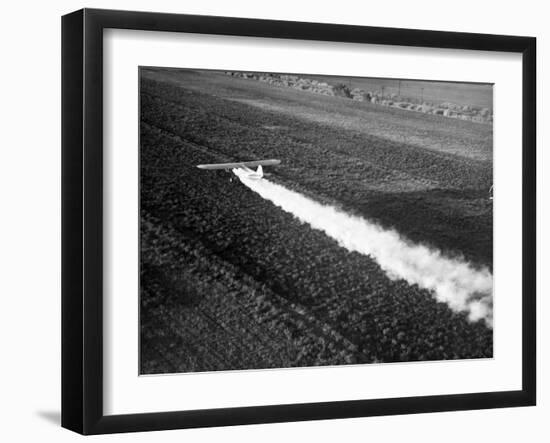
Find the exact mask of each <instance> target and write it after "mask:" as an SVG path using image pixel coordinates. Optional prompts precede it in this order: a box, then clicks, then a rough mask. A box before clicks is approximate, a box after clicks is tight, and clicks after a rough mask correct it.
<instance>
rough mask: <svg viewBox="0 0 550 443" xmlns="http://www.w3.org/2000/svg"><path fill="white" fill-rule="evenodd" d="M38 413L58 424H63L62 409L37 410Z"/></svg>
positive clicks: (48, 420) (46, 419)
mask: <svg viewBox="0 0 550 443" xmlns="http://www.w3.org/2000/svg"><path fill="white" fill-rule="evenodd" d="M36 415H38V416H39V417H40V418H42V419H43V420H45V421H47V422H50V423H51V424H54V425H56V426H60V425H61V411H36Z"/></svg>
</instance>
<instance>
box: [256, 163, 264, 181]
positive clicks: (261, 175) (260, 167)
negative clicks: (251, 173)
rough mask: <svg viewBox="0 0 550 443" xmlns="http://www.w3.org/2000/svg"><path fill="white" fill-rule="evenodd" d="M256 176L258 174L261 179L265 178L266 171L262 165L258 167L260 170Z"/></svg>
mask: <svg viewBox="0 0 550 443" xmlns="http://www.w3.org/2000/svg"><path fill="white" fill-rule="evenodd" d="M256 174H258V175H259V176H260V178H262V177H263V176H264V169H263V168H262V165H259V166H258V169H257V170H256Z"/></svg>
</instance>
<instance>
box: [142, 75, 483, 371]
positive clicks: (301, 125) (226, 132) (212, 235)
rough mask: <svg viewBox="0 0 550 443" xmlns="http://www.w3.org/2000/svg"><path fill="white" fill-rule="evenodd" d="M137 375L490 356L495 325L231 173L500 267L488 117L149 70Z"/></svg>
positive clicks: (145, 101)
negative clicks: (266, 166)
mask: <svg viewBox="0 0 550 443" xmlns="http://www.w3.org/2000/svg"><path fill="white" fill-rule="evenodd" d="M140 74H141V81H140V106H141V112H140V115H141V118H140V165H141V166H140V168H141V170H140V189H141V191H140V193H141V194H140V217H141V225H140V226H141V228H140V236H141V240H140V247H141V257H140V261H141V266H140V306H141V309H140V317H141V320H140V322H141V354H140V355H141V365H140V371H141V373H148V374H150V373H166V372H188V371H210V370H228V369H247V368H275V367H298V366H316V365H328V364H330V365H333V364H350V363H372V362H396V361H414V360H441V359H459V358H479V357H490V356H491V355H492V330H491V329H490V328H488V327H487V325H486V324H485V323H484V322H482V321H478V322H470V321H469V320H468V319H467V317H466V315H465V314H464V313H457V312H453V311H451V310H450V309H449V307H448V306H447V305H446V304H443V303H439V302H437V301H436V300H435V298H434V297H433V294H431V293H430V292H429V291H427V290H425V289H421V288H419V287H418V286H416V285H409V284H408V283H407V282H405V281H403V280H399V279H390V278H389V277H388V276H387V275H386V273H385V272H384V271H383V270H382V269H381V268H380V266H379V265H378V264H377V263H376V262H375V261H374V260H373V259H372V258H371V257H369V256H366V255H361V254H358V253H356V252H349V251H347V250H346V249H344V248H342V247H341V246H340V245H339V244H338V243H337V242H336V241H335V240H334V239H332V238H330V237H328V236H326V235H325V234H324V233H322V232H320V231H316V230H313V229H311V227H309V226H308V225H306V224H304V223H301V222H300V221H299V220H297V219H296V218H295V217H293V216H292V215H291V214H289V213H287V212H284V211H282V210H281V209H279V208H277V207H276V206H274V205H273V204H272V203H270V202H269V201H266V200H264V199H263V198H262V197H260V196H259V195H258V194H256V193H254V192H251V191H250V190H248V189H246V188H245V187H244V186H243V185H242V184H241V183H240V182H239V181H238V180H236V179H235V178H233V179H232V180H230V177H231V175H230V174H229V173H227V172H225V171H208V172H205V171H202V170H199V169H197V168H196V167H195V166H196V165H197V164H200V163H214V162H223V161H234V160H252V159H258V158H280V159H281V160H282V164H281V165H280V166H279V167H277V168H273V169H272V170H270V172H271V173H272V175H271V176H269V177H268V178H269V180H270V181H273V182H276V183H279V184H281V185H283V186H285V187H286V188H288V189H291V190H294V191H297V192H299V193H301V194H303V195H306V196H308V197H310V198H312V199H313V200H315V201H318V202H321V203H326V204H330V205H333V206H335V207H338V208H341V209H342V210H343V211H346V212H347V213H350V214H354V215H358V216H361V217H364V218H366V219H369V220H373V221H375V222H376V223H378V224H379V225H380V226H383V227H385V228H388V229H389V228H391V229H394V230H396V231H397V232H399V233H400V234H402V235H403V236H404V237H405V238H406V239H408V241H411V242H414V243H419V244H424V245H428V246H430V247H433V248H436V249H438V250H440V251H442V252H443V253H444V254H445V255H446V256H449V257H463V258H464V259H466V260H468V261H469V262H471V263H473V265H474V266H476V267H483V266H485V267H488V268H491V267H492V205H491V201H490V200H489V199H488V198H487V197H488V190H489V188H490V186H491V184H492V160H491V159H492V128H491V126H490V125H479V124H476V123H472V122H467V121H460V120H452V119H446V118H442V117H439V116H435V115H423V114H416V113H411V112H407V111H403V110H400V109H389V108H383V107H378V106H376V105H373V104H370V103H355V102H353V101H350V100H342V99H339V98H338V97H325V96H319V97H317V96H312V94H308V93H305V92H304V93H300V92H299V91H298V92H297V91H288V90H285V89H283V88H276V87H271V86H269V85H264V84H259V83H255V82H251V81H247V80H246V79H238V78H232V77H227V76H224V75H223V74H221V73H215V72H194V71H176V70H157V69H153V68H151V69H143V68H142V69H141V71H140Z"/></svg>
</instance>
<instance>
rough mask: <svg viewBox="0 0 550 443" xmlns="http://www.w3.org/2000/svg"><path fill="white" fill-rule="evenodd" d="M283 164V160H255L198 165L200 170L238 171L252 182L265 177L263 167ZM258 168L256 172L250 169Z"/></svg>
mask: <svg viewBox="0 0 550 443" xmlns="http://www.w3.org/2000/svg"><path fill="white" fill-rule="evenodd" d="M279 163H281V160H277V159H268V160H254V161H249V162H236V163H212V164H208V165H197V168H199V169H226V170H228V169H231V170H233V169H236V170H238V171H242V173H243V175H244V176H245V177H246V178H250V179H252V180H259V179H261V178H263V176H264V170H263V166H273V165H278V164H279ZM256 166H257V167H258V168H257V169H256V170H255V171H254V170H253V169H250V168H255V167H256Z"/></svg>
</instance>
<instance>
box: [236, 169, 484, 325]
mask: <svg viewBox="0 0 550 443" xmlns="http://www.w3.org/2000/svg"><path fill="white" fill-rule="evenodd" d="M233 172H234V173H235V175H237V176H238V177H239V179H240V181H241V182H242V183H243V184H244V185H245V186H246V187H248V188H249V189H251V190H252V191H254V192H256V193H258V194H259V195H260V196H261V197H262V198H264V199H266V200H269V201H270V202H272V203H273V204H275V205H276V206H278V207H280V208H281V209H283V210H284V211H286V212H288V213H290V214H292V215H294V216H295V217H296V218H298V219H299V220H300V221H301V222H303V223H307V224H309V225H310V226H311V227H312V228H314V229H317V230H320V231H322V232H324V233H325V234H326V235H328V236H329V237H331V238H333V239H334V240H336V241H337V242H338V244H339V245H340V246H342V247H344V248H346V249H347V250H348V251H355V252H358V253H360V254H364V255H368V256H369V257H371V258H372V259H374V260H375V261H376V262H377V263H378V264H379V265H380V267H381V268H382V269H383V270H384V272H385V273H386V274H387V275H388V277H389V278H390V279H392V280H397V279H403V280H405V281H406V282H407V283H409V284H411V285H413V284H416V285H418V286H419V287H421V288H423V289H427V290H429V291H431V292H432V293H433V294H434V295H435V298H436V299H437V300H438V301H440V302H444V303H446V304H447V305H448V306H449V307H450V308H451V309H452V310H454V311H457V312H460V311H465V312H467V313H468V318H469V320H470V321H477V320H481V319H483V320H485V322H486V324H487V325H488V326H489V327H492V324H493V298H492V290H493V276H492V274H491V273H490V271H489V270H488V269H486V268H484V269H481V270H476V269H475V268H474V267H472V266H471V265H470V264H468V263H467V262H464V261H462V260H457V259H451V258H447V257H444V256H443V255H442V254H441V252H439V251H437V250H434V249H431V248H428V247H426V246H423V245H412V244H410V243H409V242H407V241H405V240H403V238H402V237H401V236H400V235H399V234H398V233H397V232H395V231H393V230H387V229H383V228H382V227H380V226H378V225H377V224H375V223H372V222H369V221H368V220H366V219H364V218H362V217H356V216H352V215H349V214H347V213H345V212H343V211H341V210H339V209H337V208H335V207H333V206H329V205H323V204H320V203H318V202H316V201H314V200H312V199H310V198H308V197H305V196H304V195H302V194H300V193H297V192H294V191H291V190H289V189H287V188H285V187H283V186H281V185H278V184H276V183H273V182H270V181H269V180H266V179H262V180H253V179H249V178H247V177H246V173H245V172H244V171H242V170H239V169H234V170H233Z"/></svg>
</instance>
